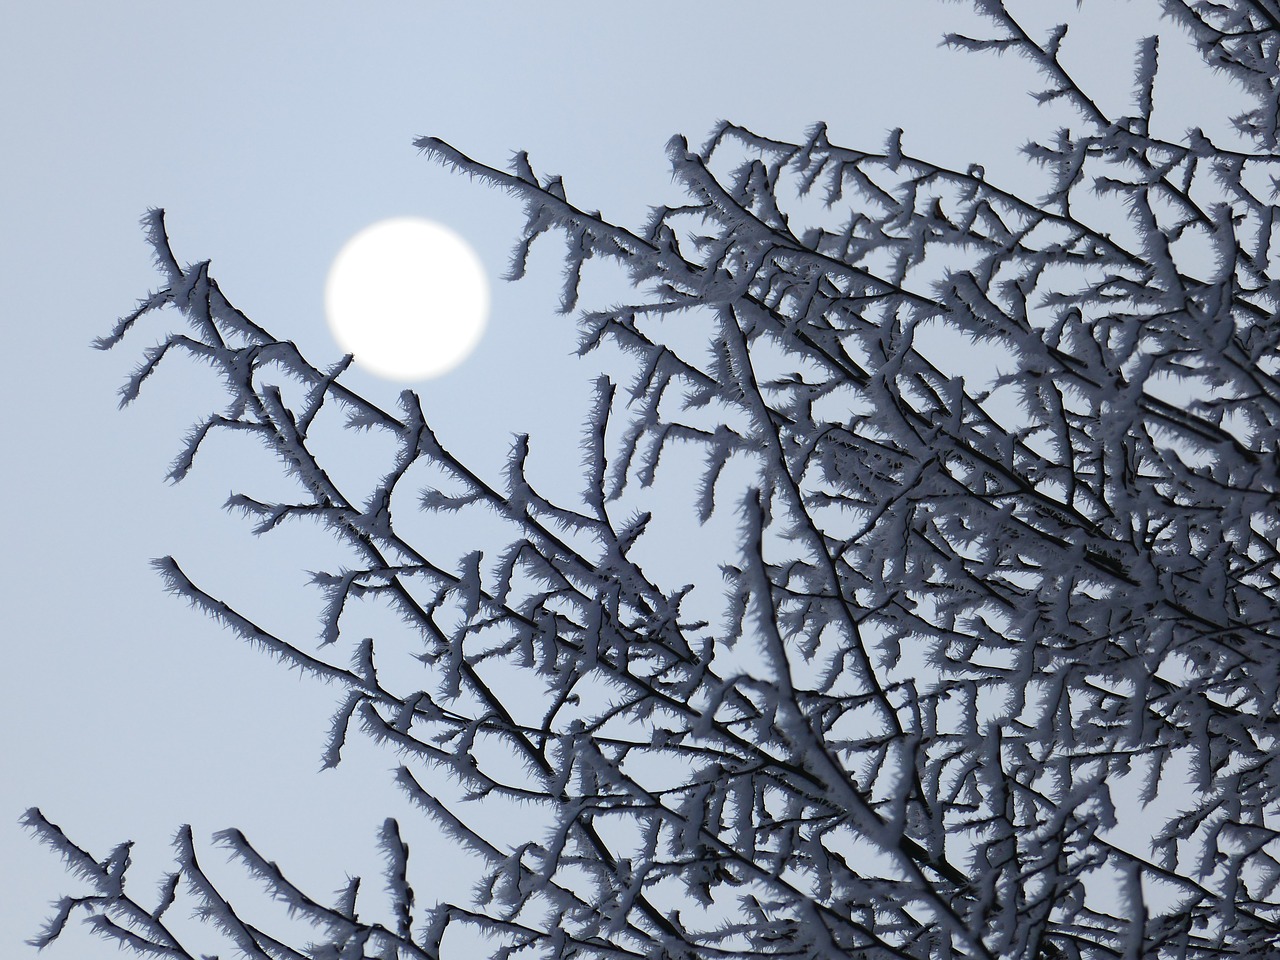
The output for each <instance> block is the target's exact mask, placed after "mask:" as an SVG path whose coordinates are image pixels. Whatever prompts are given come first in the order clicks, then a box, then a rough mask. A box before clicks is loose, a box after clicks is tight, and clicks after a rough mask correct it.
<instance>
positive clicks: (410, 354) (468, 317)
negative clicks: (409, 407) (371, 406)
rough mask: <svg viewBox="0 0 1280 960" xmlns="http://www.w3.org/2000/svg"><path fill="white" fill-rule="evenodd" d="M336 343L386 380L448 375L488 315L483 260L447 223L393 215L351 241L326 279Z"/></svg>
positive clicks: (468, 350) (468, 349)
mask: <svg viewBox="0 0 1280 960" xmlns="http://www.w3.org/2000/svg"><path fill="white" fill-rule="evenodd" d="M324 299H325V312H326V314H327V315H328V319H329V329H330V330H331V331H332V332H333V336H334V339H335V340H337V341H338V345H339V346H340V347H341V348H342V349H343V350H345V351H346V352H348V353H351V354H354V355H355V358H356V363H358V364H360V366H362V367H364V368H365V369H366V370H368V371H369V372H370V373H374V374H377V375H378V376H380V377H386V378H387V379H389V380H423V379H427V378H429V377H438V376H440V375H441V374H445V373H448V372H449V371H450V370H452V369H453V368H454V367H456V366H458V364H460V363H462V361H463V360H465V359H466V358H467V356H468V355H469V354H470V353H471V351H472V350H474V349H475V348H476V345H477V344H478V343H479V342H480V338H481V336H482V335H483V334H484V327H485V322H486V320H487V319H488V316H489V283H488V280H487V279H486V278H485V272H484V267H483V266H482V265H481V263H480V258H479V257H478V256H476V253H475V251H474V250H472V249H471V246H470V245H469V244H468V243H467V241H465V240H463V239H462V237H460V236H458V235H457V234H456V233H454V232H453V231H452V230H450V229H449V228H448V227H444V226H441V225H440V224H438V223H434V222H432V221H430V220H425V219H422V218H421V217H395V218H393V219H391V220H381V221H379V222H378V223H375V224H372V225H370V226H368V227H365V228H364V229H363V230H361V231H360V232H359V233H357V234H356V235H355V236H354V237H352V238H351V239H350V240H348V241H347V242H346V244H345V245H344V246H343V247H342V249H341V250H340V251H338V255H337V256H336V257H334V259H333V265H332V266H330V268H329V277H328V279H327V280H326V281H325V290H324Z"/></svg>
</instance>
